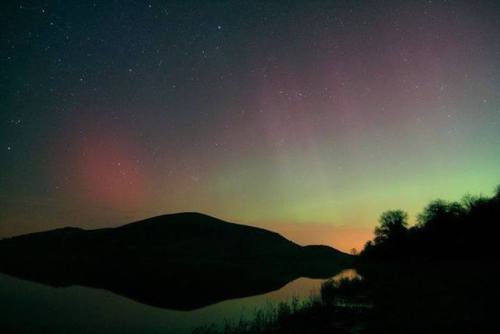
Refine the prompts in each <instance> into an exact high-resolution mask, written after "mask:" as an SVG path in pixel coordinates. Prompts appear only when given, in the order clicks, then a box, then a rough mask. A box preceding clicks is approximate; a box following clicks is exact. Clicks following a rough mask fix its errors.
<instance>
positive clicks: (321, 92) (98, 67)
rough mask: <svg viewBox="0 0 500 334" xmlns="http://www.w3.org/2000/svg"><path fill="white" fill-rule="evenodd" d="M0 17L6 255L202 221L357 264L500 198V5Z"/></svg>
mask: <svg viewBox="0 0 500 334" xmlns="http://www.w3.org/2000/svg"><path fill="white" fill-rule="evenodd" d="M0 6H1V7H0V9H1V11H0V164H1V169H0V238H1V237H6V236H11V235H16V234H21V233H28V232H33V231H40V230H46V229H51V228H57V227H62V226H68V225H71V226H80V227H84V228H98V227H109V226H117V225H121V224H124V223H127V222H131V221H134V220H137V219H140V218H145V217H149V216H153V215H158V214H163V213H172V212H178V211H199V212H204V213H207V214H210V215H214V216H217V217H220V218H223V219H226V220H230V221H236V222H241V223H245V224H250V225H255V226H260V227H264V228H268V229H273V230H275V231H278V232H280V233H282V234H283V235H285V236H286V237H288V238H290V239H292V240H294V241H296V242H299V243H301V244H310V243H323V244H329V245H332V246H335V247H338V248H340V249H343V250H349V249H351V248H352V247H356V248H358V249H360V248H361V247H362V245H363V244H364V243H365V242H366V240H367V239H369V238H371V236H372V230H373V228H374V226H375V225H376V223H377V218H378V216H379V215H380V214H381V213H382V212H383V211H384V210H387V209H399V208H400V209H403V210H407V211H408V212H409V214H410V216H412V217H414V216H415V214H416V213H418V212H419V211H420V210H421V209H422V208H423V207H424V205H425V204H426V203H427V202H429V201H430V200H432V199H436V198H443V199H447V200H458V199H460V197H461V196H462V195H464V194H465V193H471V194H484V195H490V194H491V193H492V191H493V189H494V187H495V186H496V185H497V184H499V183H500V71H499V69H500V38H499V36H500V6H499V5H498V4H497V3H496V1H452V0H450V1H437V0H435V1H384V0H380V1H355V0H353V1H311V2H304V1H276V2H272V1H269V2H264V1H179V2H176V1H127V0H124V1H102V2H101V1H76V0H70V1H65V0H64V1H63V0H60V1H12V0H6V1H2V3H1V5H0Z"/></svg>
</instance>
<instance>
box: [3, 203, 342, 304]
mask: <svg viewBox="0 0 500 334" xmlns="http://www.w3.org/2000/svg"><path fill="white" fill-rule="evenodd" d="M350 260H351V257H350V256H349V255H347V254H344V253H342V252H340V251H338V250H336V249H334V248H331V247H329V246H319V245H313V246H301V245H298V244H296V243H294V242H292V241H290V240H288V239H286V238H285V237H283V236H282V235H280V234H279V233H276V232H272V231H268V230H266V229H262V228H258V227H253V226H248V225H243V224H237V223H231V222H226V221H223V220H220V219H218V218H215V217H212V216H208V215H204V214H201V213H193V212H187V213H186V212H184V213H176V214H168V215H160V216H156V217H151V218H147V219H143V220H140V221H137V222H132V223H128V224H125V225H122V226H118V227H114V228H104V229H93V230H84V229H81V228H73V227H65V228H60V229H55V230H51V231H45V232H37V233H32V234H27V235H21V236H16V237H11V238H8V239H3V240H0V271H1V272H4V273H8V274H12V275H14V276H18V277H21V278H27V279H31V280H35V281H39V282H42V283H46V284H50V285H54V286H68V285H85V286H91V287H97V288H104V289H107V290H110V291H113V292H116V293H119V294H122V295H125V296H128V297H130V298H133V299H136V300H139V301H142V302H145V303H148V304H152V305H158V306H162V307H167V308H177V309H190V308H196V307H201V306H204V305H206V304H209V303H212V302H216V301H219V300H223V299H227V298H236V297H241V296H246V295H251V294H254V293H261V292H266V291H269V289H275V288H279V287H281V286H282V285H284V284H286V283H287V282H289V281H290V280H293V279H295V278H298V277H301V276H304V277H329V276H331V274H333V273H335V272H336V271H338V270H339V268H340V267H342V266H344V265H346V264H348V263H350ZM185 289H190V290H195V292H194V293H193V291H191V293H190V294H191V295H192V296H190V297H186V296H185V295H181V294H180V291H183V290H185ZM193 297H194V298H193Z"/></svg>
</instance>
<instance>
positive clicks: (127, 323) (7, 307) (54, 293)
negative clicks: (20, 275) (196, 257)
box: [0, 270, 356, 334]
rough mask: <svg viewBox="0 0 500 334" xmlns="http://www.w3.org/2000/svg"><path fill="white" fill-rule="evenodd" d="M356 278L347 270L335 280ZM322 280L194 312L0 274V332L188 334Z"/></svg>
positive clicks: (299, 294) (302, 294)
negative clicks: (153, 305)
mask: <svg viewBox="0 0 500 334" xmlns="http://www.w3.org/2000/svg"><path fill="white" fill-rule="evenodd" d="M354 274H356V273H355V271H353V270H345V271H343V272H341V273H339V274H338V275H336V276H335V277H334V278H335V279H337V278H339V277H346V275H348V276H349V275H354ZM323 281H324V279H310V278H299V279H296V280H294V281H292V282H290V283H288V284H286V285H285V286H283V287H282V288H281V289H279V290H276V291H272V292H269V293H265V294H261V295H256V296H251V297H245V298H239V299H233V300H227V301H223V302H220V303H217V304H213V305H210V306H207V307H203V308H201V309H197V310H193V311H175V310H167V309H161V308H157V307H152V306H148V305H145V304H141V303H138V302H134V301H132V300H130V299H127V298H124V297H121V296H118V295H116V294H113V293H111V292H108V291H105V290H99V289H92V288H85V287H79V286H73V287H67V288H53V287H49V286H45V285H42V284H38V283H33V282H29V281H24V280H20V279H17V278H13V277H10V276H6V275H3V274H0V300H1V301H2V302H1V303H0V314H2V319H3V320H2V322H1V324H0V332H2V333H11V332H23V333H24V332H29V333H65V332H68V333H96V334H99V333H146V334H149V333H181V334H182V333H190V331H191V329H192V328H194V327H198V326H203V325H208V324H212V323H216V324H217V323H218V324H222V323H224V321H226V320H228V321H238V320H239V319H240V318H242V317H246V318H248V317H251V316H253V314H254V312H255V311H256V310H257V309H261V308H265V307H268V306H269V305H270V304H273V303H277V302H280V301H286V300H289V299H291V298H293V297H296V298H298V299H299V300H305V299H307V298H310V296H311V295H314V294H317V293H318V292H319V288H320V285H321V283H322V282H323Z"/></svg>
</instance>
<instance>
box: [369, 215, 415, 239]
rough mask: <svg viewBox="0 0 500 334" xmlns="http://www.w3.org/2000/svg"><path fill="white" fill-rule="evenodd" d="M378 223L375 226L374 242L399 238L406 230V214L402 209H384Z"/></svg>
mask: <svg viewBox="0 0 500 334" xmlns="http://www.w3.org/2000/svg"><path fill="white" fill-rule="evenodd" d="M379 223H380V226H378V227H377V228H375V244H381V243H384V242H387V241H396V240H400V239H401V238H403V237H404V236H405V235H406V232H407V231H408V214H407V213H406V212H404V211H403V210H389V211H385V212H384V213H382V215H381V216H380V219H379Z"/></svg>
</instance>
